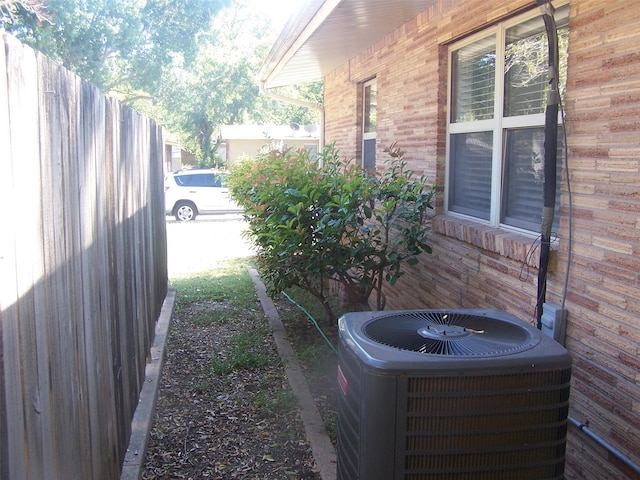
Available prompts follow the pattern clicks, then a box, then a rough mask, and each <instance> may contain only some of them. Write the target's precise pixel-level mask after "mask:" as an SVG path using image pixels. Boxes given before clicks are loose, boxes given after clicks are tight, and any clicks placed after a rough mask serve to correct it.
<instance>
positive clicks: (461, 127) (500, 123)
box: [444, 2, 567, 236]
mask: <svg viewBox="0 0 640 480" xmlns="http://www.w3.org/2000/svg"><path fill="white" fill-rule="evenodd" d="M566 4H567V2H559V3H558V5H556V8H558V7H559V6H563V5H566ZM536 16H540V12H539V10H534V11H531V12H529V13H526V14H522V15H519V16H517V17H514V18H513V19H509V20H506V21H504V22H500V23H499V24H497V25H495V26H493V27H491V28H487V29H485V30H482V31H481V32H478V33H477V34H475V35H473V36H470V37H468V38H466V39H464V40H462V41H460V42H456V43H454V44H452V45H450V46H449V50H448V73H447V112H448V114H447V137H446V138H447V141H446V166H445V195H444V208H445V212H446V213H447V214H448V215H452V216H456V217H461V218H466V219H470V220H473V221H474V222H478V223H481V224H485V225H489V226H491V227H499V228H502V229H506V230H512V231H515V232H518V233H523V234H525V235H529V236H535V235H538V234H539V232H532V231H531V230H526V229H522V228H518V227H515V226H512V225H507V224H504V223H501V222H500V217H501V207H502V203H501V199H502V193H503V192H502V189H503V176H504V162H503V156H504V153H505V152H504V151H505V148H506V145H505V140H506V133H507V130H509V129H515V128H527V127H528V128H531V127H544V125H545V114H544V113H538V114H532V115H522V116H511V117H505V116H503V108H504V59H505V37H506V32H507V30H508V29H509V28H511V27H513V26H515V25H518V24H520V23H523V22H525V21H527V20H530V19H532V18H534V17H536ZM491 36H495V42H496V44H495V46H496V65H495V86H494V89H495V98H494V112H493V119H490V120H478V121H471V122H463V123H462V122H461V123H452V122H451V112H452V102H453V98H452V85H453V83H452V82H453V68H452V66H453V65H452V55H453V52H454V51H457V50H459V49H461V48H463V47H465V46H467V45H470V44H472V43H474V42H477V41H479V40H481V39H483V38H488V37H491ZM558 125H559V126H560V125H562V117H561V115H560V113H559V114H558ZM474 132H492V134H493V149H492V159H491V165H492V166H491V172H492V175H491V206H490V212H489V220H484V219H481V218H478V217H475V216H472V215H466V214H464V213H460V212H453V211H450V210H449V197H450V194H451V191H450V181H451V177H450V176H451V172H450V168H451V157H450V155H451V151H450V150H451V137H452V135H455V134H457V133H474Z"/></svg>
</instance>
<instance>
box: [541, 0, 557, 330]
mask: <svg viewBox="0 0 640 480" xmlns="http://www.w3.org/2000/svg"><path fill="white" fill-rule="evenodd" d="M537 2H538V6H539V7H540V11H541V12H542V19H543V20H544V25H545V29H546V31H547V43H548V46H549V92H548V94H547V108H546V111H545V122H544V204H543V208H542V225H541V231H540V265H539V269H538V296H537V302H536V321H537V327H538V329H541V328H542V306H543V305H544V302H545V297H546V292H547V273H548V270H549V257H550V254H551V228H552V226H553V216H554V212H555V207H556V165H557V160H558V159H557V156H558V105H559V103H560V94H559V92H558V76H559V75H558V58H559V53H558V31H557V29H556V22H555V19H554V17H553V13H554V8H553V5H551V3H550V0H537Z"/></svg>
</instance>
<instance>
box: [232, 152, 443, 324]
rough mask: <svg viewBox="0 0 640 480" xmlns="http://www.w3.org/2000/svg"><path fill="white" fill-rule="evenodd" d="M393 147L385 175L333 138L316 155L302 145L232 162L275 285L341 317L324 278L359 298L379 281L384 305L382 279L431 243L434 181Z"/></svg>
mask: <svg viewBox="0 0 640 480" xmlns="http://www.w3.org/2000/svg"><path fill="white" fill-rule="evenodd" d="M387 152H388V154H389V157H390V158H389V160H388V162H387V163H388V165H387V168H386V169H385V170H384V172H383V173H382V174H380V175H373V174H367V173H365V172H363V171H362V170H361V169H360V168H358V167H357V166H355V165H353V164H349V163H346V162H344V161H342V160H341V159H340V158H339V155H338V151H337V150H336V149H335V147H334V145H329V146H328V147H326V148H325V149H324V151H323V152H322V153H321V154H320V155H319V157H320V158H319V161H318V162H310V161H309V157H308V153H307V152H306V151H304V150H301V151H293V150H284V151H281V150H271V151H269V152H267V153H264V154H261V155H259V156H258V157H256V158H255V159H252V160H245V161H243V162H241V163H240V164H238V165H236V166H234V167H233V169H232V171H231V176H230V181H229V184H230V188H231V191H232V194H233V196H234V197H235V199H236V201H237V202H238V203H239V204H240V205H242V207H244V210H245V218H246V219H247V221H248V223H249V232H250V236H251V237H252V238H253V240H254V242H255V243H256V245H257V246H258V247H259V262H260V266H261V272H262V276H263V278H264V280H265V284H266V285H267V287H268V289H269V291H270V292H271V293H273V292H280V291H282V290H284V289H287V288H289V287H292V286H299V287H301V288H303V289H304V290H306V291H308V292H310V293H311V294H313V295H314V296H315V297H317V298H318V299H319V300H320V301H321V302H322V303H323V305H324V307H325V310H326V311H327V314H328V315H329V317H330V318H333V319H335V316H334V315H333V312H332V311H331V306H330V304H329V302H328V288H327V287H328V284H329V282H330V281H335V282H339V283H340V284H342V285H344V286H345V287H346V289H347V291H348V292H349V293H350V294H352V295H354V296H355V297H356V298H357V299H358V300H359V301H360V302H364V301H368V299H369V297H370V296H371V294H372V292H374V291H375V292H376V295H375V308H376V309H377V310H382V309H384V306H385V298H384V295H383V293H382V284H383V280H386V281H388V282H389V283H390V284H391V285H394V284H395V283H396V282H397V280H398V279H399V278H400V277H401V276H402V274H403V270H402V266H403V264H404V263H405V262H406V263H407V264H415V263H417V261H418V259H417V257H418V255H420V254H421V253H422V252H428V253H430V252H431V248H430V247H429V245H427V243H426V237H427V234H428V232H429V230H430V227H429V224H428V221H427V218H426V212H427V210H429V209H431V208H432V199H433V195H434V192H435V189H434V186H433V185H428V184H427V183H426V179H425V178H424V177H420V178H417V179H414V174H413V172H412V171H410V170H407V169H406V162H405V161H404V160H403V158H402V152H401V151H400V150H399V149H398V148H397V146H396V145H395V144H394V145H392V146H391V147H390V148H389V149H388V150H387Z"/></svg>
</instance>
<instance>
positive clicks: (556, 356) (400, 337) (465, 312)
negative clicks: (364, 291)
mask: <svg viewBox="0 0 640 480" xmlns="http://www.w3.org/2000/svg"><path fill="white" fill-rule="evenodd" d="M338 326H339V329H340V337H341V342H343V346H344V347H345V348H348V349H350V350H352V351H353V353H354V354H355V355H356V356H358V357H359V358H360V360H361V361H362V362H363V365H364V366H365V368H372V369H375V370H377V371H378V373H390V374H395V373H405V374H409V375H419V374H420V371H421V370H424V372H425V374H428V375H433V374H437V373H438V372H439V371H441V372H442V374H447V375H450V374H451V373H452V369H453V370H455V369H461V370H462V371H461V372H460V373H463V372H464V373H466V374H478V373H479V372H484V371H487V373H491V372H492V371H493V370H494V369H495V368H501V369H503V371H504V370H505V369H506V370H511V371H530V370H536V369H549V368H552V369H556V368H563V367H565V366H567V365H570V364H571V358H570V355H569V353H568V352H567V350H566V349H565V348H564V347H563V346H562V345H560V344H559V343H557V342H556V341H555V340H553V339H551V338H549V337H547V336H546V335H543V334H542V333H541V332H540V331H539V330H537V329H536V328H534V327H533V326H532V325H529V324H528V323H525V322H523V321H521V320H520V319H518V318H516V317H514V316H513V315H510V314H508V313H506V312H503V311H500V310H480V309H460V310H402V311H390V312H354V313H348V314H345V315H343V316H342V317H341V318H340V319H339V321H338Z"/></svg>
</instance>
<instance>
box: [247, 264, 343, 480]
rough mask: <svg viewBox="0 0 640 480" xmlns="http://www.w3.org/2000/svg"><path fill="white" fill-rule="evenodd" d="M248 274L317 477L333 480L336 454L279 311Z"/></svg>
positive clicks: (254, 275) (251, 272)
mask: <svg viewBox="0 0 640 480" xmlns="http://www.w3.org/2000/svg"><path fill="white" fill-rule="evenodd" d="M248 270H249V275H251V278H252V279H253V283H254V285H255V287H256V291H257V293H258V298H259V299H260V304H261V305H262V309H263V310H264V313H265V315H266V316H267V317H268V319H269V324H270V326H271V329H272V331H273V338H274V340H275V343H276V347H277V349H278V353H279V354H280V358H281V359H282V362H283V363H284V365H285V373H286V375H287V379H288V380H289V385H290V386H291V390H293V394H294V395H295V396H296V398H297V399H298V403H299V406H300V417H301V419H302V422H303V424H304V430H305V433H306V435H307V440H309V444H310V446H311V452H312V454H313V458H314V459H315V461H316V465H317V467H318V469H319V470H320V476H321V477H322V480H336V478H337V469H336V465H337V460H336V450H335V448H334V447H333V444H332V443H331V440H330V439H329V435H328V434H327V431H326V428H325V426H324V423H323V421H322V418H321V417H320V413H319V412H318V407H317V406H316V402H315V400H314V399H313V396H312V395H311V391H310V390H309V385H308V383H307V379H306V378H305V376H304V373H303V372H302V369H301V368H300V364H299V362H298V357H297V356H296V354H295V352H294V351H293V348H292V347H291V344H290V343H289V341H288V340H287V336H286V333H285V330H284V325H282V322H281V321H280V316H279V315H278V310H277V309H276V307H275V305H274V304H273V301H272V300H271V298H269V297H268V296H267V293H266V288H265V286H264V284H263V283H262V281H261V280H260V277H259V276H258V272H257V270H256V269H254V268H249V269H248Z"/></svg>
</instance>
